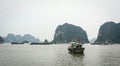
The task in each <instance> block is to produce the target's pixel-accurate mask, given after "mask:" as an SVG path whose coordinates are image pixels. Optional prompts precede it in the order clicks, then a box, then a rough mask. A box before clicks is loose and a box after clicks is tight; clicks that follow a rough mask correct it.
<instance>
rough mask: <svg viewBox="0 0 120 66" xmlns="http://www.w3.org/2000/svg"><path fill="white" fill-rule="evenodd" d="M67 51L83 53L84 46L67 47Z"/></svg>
mask: <svg viewBox="0 0 120 66" xmlns="http://www.w3.org/2000/svg"><path fill="white" fill-rule="evenodd" d="M68 51H69V52H70V53H84V48H74V49H73V48H69V49H68Z"/></svg>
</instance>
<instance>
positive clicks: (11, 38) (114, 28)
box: [0, 21, 120, 44]
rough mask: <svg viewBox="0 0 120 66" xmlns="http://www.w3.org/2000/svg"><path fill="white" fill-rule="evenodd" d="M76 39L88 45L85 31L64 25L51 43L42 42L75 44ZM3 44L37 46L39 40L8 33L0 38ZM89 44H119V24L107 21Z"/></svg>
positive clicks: (60, 26) (27, 35) (58, 28)
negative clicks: (30, 44) (24, 43)
mask: <svg viewBox="0 0 120 66" xmlns="http://www.w3.org/2000/svg"><path fill="white" fill-rule="evenodd" d="M77 39H80V41H81V42H82V43H89V40H88V37H87V33H86V31H85V30H83V29H82V28H81V27H80V26H75V25H73V24H68V23H64V24H63V25H59V26H58V27H57V28H56V30H55V34H54V39H53V41H51V42H48V40H47V39H46V40H45V41H44V42H45V43H48V44H52V43H69V42H75V41H76V40H77ZM4 42H5V43H13V44H14V43H22V42H30V43H33V44H39V43H40V40H39V39H38V38H35V37H34V36H32V35H30V34H25V35H24V36H21V35H14V34H12V33H9V34H8V35H7V36H6V37H1V36H0V43H4ZM91 42H92V43H94V44H108V43H110V44H114V43H120V23H115V22H113V21H109V22H106V23H104V24H102V25H101V26H100V28H99V33H98V36H97V39H92V40H91ZM40 44H41V43H40Z"/></svg>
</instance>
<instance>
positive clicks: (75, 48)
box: [68, 43, 84, 54]
mask: <svg viewBox="0 0 120 66" xmlns="http://www.w3.org/2000/svg"><path fill="white" fill-rule="evenodd" d="M68 51H69V52H70V53H82V54H83V53H84V48H83V47H82V44H80V43H72V44H71V45H69V46H68Z"/></svg>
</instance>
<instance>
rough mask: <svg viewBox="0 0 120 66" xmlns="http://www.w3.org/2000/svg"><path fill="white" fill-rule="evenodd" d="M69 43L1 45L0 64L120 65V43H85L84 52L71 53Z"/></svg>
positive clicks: (43, 65) (18, 65)
mask: <svg viewBox="0 0 120 66" xmlns="http://www.w3.org/2000/svg"><path fill="white" fill-rule="evenodd" d="M67 47H68V44H58V45H54V44H53V45H27V44H25V45H10V44H1V45H0V66H120V45H118V44H116V45H89V44H85V45H83V47H84V48H85V52H84V54H81V55H80V54H74V55H73V54H69V53H68V50H67Z"/></svg>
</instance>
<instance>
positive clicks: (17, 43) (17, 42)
mask: <svg viewBox="0 0 120 66" xmlns="http://www.w3.org/2000/svg"><path fill="white" fill-rule="evenodd" d="M11 44H24V43H23V42H11Z"/></svg>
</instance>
